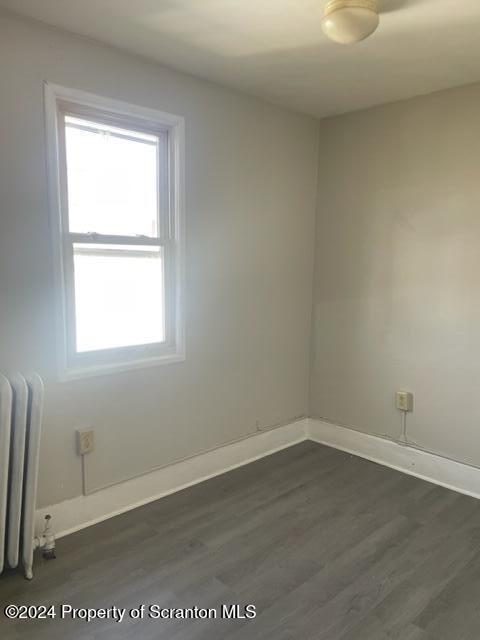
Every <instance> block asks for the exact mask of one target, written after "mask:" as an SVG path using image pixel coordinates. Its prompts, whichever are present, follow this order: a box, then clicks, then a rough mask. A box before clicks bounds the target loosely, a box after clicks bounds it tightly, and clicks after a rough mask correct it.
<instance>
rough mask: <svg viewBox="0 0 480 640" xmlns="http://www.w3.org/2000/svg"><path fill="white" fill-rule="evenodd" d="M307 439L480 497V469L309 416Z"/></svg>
mask: <svg viewBox="0 0 480 640" xmlns="http://www.w3.org/2000/svg"><path fill="white" fill-rule="evenodd" d="M307 439H309V440H313V441H314V442H318V443H320V444H325V445H327V446H329V447H333V448H335V449H340V450H341V451H346V452H348V453H352V454H354V455H356V456H360V457H361V458H365V459H366V460H371V461H372V462H377V463H379V464H382V465H384V466H385V467H390V468H392V469H396V470H397V471H403V473H407V474H409V475H411V476H415V477H417V478H421V479H422V480H427V481H428V482H433V483H434V484H438V485H440V486H442V487H446V488H447V489H453V490H454V491H458V492H459V493H464V494H466V495H468V496H473V497H474V498H480V469H478V468H476V467H472V466H470V465H467V464H462V463H461V462H455V461H453V460H449V459H448V458H443V457H441V456H437V455H435V454H433V453H429V452H426V451H422V450H421V449H417V448H414V447H410V446H405V445H402V444H398V443H397V442H393V441H392V440H387V439H386V438H380V437H378V436H372V435H369V434H367V433H362V432H360V431H354V430H353V429H348V428H346V427H339V426H337V425H334V424H330V423H328V422H323V421H322V420H315V419H313V418H309V419H308V421H307Z"/></svg>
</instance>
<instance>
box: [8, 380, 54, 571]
mask: <svg viewBox="0 0 480 640" xmlns="http://www.w3.org/2000/svg"><path fill="white" fill-rule="evenodd" d="M42 409H43V383H42V380H41V378H40V376H38V375H37V374H33V375H32V376H28V377H26V378H25V377H23V376H22V375H20V374H15V375H13V376H10V378H9V379H7V378H6V377H5V376H3V375H1V374H0V573H1V572H2V571H3V569H4V568H5V567H11V568H15V567H17V566H18V565H19V563H20V562H21V563H22V564H23V567H24V570H25V575H26V576H27V578H29V579H31V578H32V576H33V574H32V566H33V552H34V549H35V546H37V545H36V543H35V534H34V520H35V505H36V495H37V479H38V462H39V453H40V435H41V427H42Z"/></svg>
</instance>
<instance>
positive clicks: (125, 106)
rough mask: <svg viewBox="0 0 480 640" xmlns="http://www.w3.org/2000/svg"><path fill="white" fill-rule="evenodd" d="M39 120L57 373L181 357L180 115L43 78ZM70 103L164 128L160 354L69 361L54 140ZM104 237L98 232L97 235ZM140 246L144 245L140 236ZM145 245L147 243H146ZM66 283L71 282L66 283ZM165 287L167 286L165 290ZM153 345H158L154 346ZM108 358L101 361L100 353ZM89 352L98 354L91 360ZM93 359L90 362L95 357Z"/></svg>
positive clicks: (79, 374) (130, 352) (118, 353)
mask: <svg viewBox="0 0 480 640" xmlns="http://www.w3.org/2000/svg"><path fill="white" fill-rule="evenodd" d="M44 99H45V120H46V144H47V165H48V192H49V210H50V226H51V233H52V244H53V260H54V272H55V306H56V313H55V316H56V326H55V329H56V343H57V362H58V373H59V379H60V380H61V381H67V380H73V379H78V378H84V377H90V376H97V375H104V374H113V373H118V372H122V371H129V370H134V369H143V368H145V367H152V366H158V365H162V364H168V363H173V362H181V361H183V360H185V313H184V302H183V301H184V290H185V267H184V262H185V211H184V206H185V205H184V203H185V185H184V173H185V121H184V119H183V118H182V117H180V116H176V115H172V114H170V113H164V112H162V111H157V110H155V109H149V108H145V107H138V106H136V105H132V104H129V103H126V102H121V101H118V100H112V99H109V98H105V97H102V96H97V95H95V94H91V93H87V92H84V91H79V90H77V89H69V88H66V87H62V86H59V85H56V84H51V83H50V82H45V90H44ZM62 101H63V102H71V103H73V104H75V105H76V106H81V107H86V108H89V109H94V110H101V111H102V112H105V113H107V114H108V113H111V114H112V115H113V116H115V115H117V116H124V117H126V118H131V119H134V120H136V121H140V122H142V123H144V124H145V126H146V128H152V127H154V128H163V129H164V130H165V129H166V130H168V136H169V144H170V171H171V175H170V178H171V183H170V188H171V194H170V195H171V199H172V201H173V205H172V209H171V216H172V218H171V219H172V220H173V225H172V226H173V233H172V236H171V240H173V242H172V246H173V248H174V251H175V260H174V261H173V262H174V272H173V273H172V274H171V282H170V287H168V289H169V290H173V292H174V300H173V301H171V306H172V307H173V309H174V314H175V323H174V339H173V344H172V345H170V346H168V347H167V348H166V349H165V350H164V352H162V353H154V350H150V349H149V347H148V345H146V346H138V347H136V346H132V347H125V348H119V349H109V350H105V352H93V353H92V354H91V357H90V358H89V362H88V364H85V365H78V364H72V362H71V356H70V347H69V342H68V322H67V319H68V313H69V311H68V302H67V296H66V286H67V284H66V273H65V256H64V248H63V247H64V235H65V229H64V227H65V220H66V212H65V211H64V210H63V209H64V206H63V205H62V200H63V198H62V183H61V180H60V167H61V164H60V159H59V144H58V131H59V128H58V124H59V123H58V113H59V108H58V105H59V102H62ZM99 237H100V238H104V236H99ZM140 244H145V242H144V241H143V240H142V241H141V242H140ZM147 244H148V242H147ZM70 286H71V285H70ZM168 289H167V290H168ZM157 347H158V345H157ZM107 352H108V354H109V356H111V358H108V360H107V359H106V358H107V356H106V354H107ZM95 353H97V354H101V355H99V356H98V358H95V355H94V354H95ZM95 360H96V361H95Z"/></svg>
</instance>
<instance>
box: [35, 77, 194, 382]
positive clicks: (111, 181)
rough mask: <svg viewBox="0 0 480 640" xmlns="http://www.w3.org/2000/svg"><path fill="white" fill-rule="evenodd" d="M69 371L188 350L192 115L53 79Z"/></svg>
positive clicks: (54, 191) (52, 135) (172, 357)
mask: <svg viewBox="0 0 480 640" xmlns="http://www.w3.org/2000/svg"><path fill="white" fill-rule="evenodd" d="M46 115H47V135H48V141H49V167H50V192H51V207H52V221H53V225H52V226H53V238H54V255H55V258H56V260H55V261H56V272H57V290H58V307H59V312H58V318H59V322H58V328H57V330H58V336H59V340H58V351H59V360H60V367H61V375H62V377H64V378H71V377H80V376H84V375H92V374H98V373H107V372H110V371H112V370H123V369H129V368H138V367H143V366H149V365H157V364H161V363H167V362H173V361H178V360H181V359H183V357H184V356H183V350H184V345H183V342H184V330H183V317H182V291H183V287H182V274H183V215H182V185H183V175H182V173H183V157H182V155H183V120H182V119H181V118H179V117H176V116H171V115H169V114H164V113H159V112H156V111H152V110H150V109H142V108H138V107H132V106H131V105H126V104H124V103H117V102H115V101H111V100H107V99H105V98H100V97H97V96H92V95H90V94H85V93H82V92H78V91H73V90H69V89H64V88H62V87H57V86H52V85H50V84H47V85H46Z"/></svg>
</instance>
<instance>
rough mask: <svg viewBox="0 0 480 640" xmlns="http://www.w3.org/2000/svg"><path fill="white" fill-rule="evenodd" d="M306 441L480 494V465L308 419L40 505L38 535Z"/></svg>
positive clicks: (89, 521)
mask: <svg viewBox="0 0 480 640" xmlns="http://www.w3.org/2000/svg"><path fill="white" fill-rule="evenodd" d="M304 440H313V441H314V442H318V443H319V444H324V445H327V446H329V447H333V448H334V449H340V450H341V451H346V452H348V453H351V454H353V455H356V456H360V457H361V458H365V459H366V460H371V461H372V462H377V463H378V464H381V465H384V466H386V467H390V468H392V469H396V470H398V471H402V472H403V473H407V474H409V475H412V476H415V477H417V478H421V479H422V480H427V481H428V482H433V483H434V484H438V485H441V486H443V487H446V488H448V489H453V490H454V491H458V492H459V493H464V494H466V495H469V496H473V497H475V498H480V469H477V468H476V467H472V466H469V465H466V464H462V463H460V462H455V461H453V460H449V459H447V458H443V457H441V456H437V455H434V454H432V453H428V452H426V451H421V450H420V449H415V448H413V447H408V446H403V445H401V444H398V443H396V442H393V441H391V440H387V439H385V438H380V437H378V436H372V435H369V434H366V433H362V432H360V431H354V430H353V429H348V428H346V427H339V426H337V425H334V424H330V423H327V422H323V421H322V420H315V419H313V418H308V419H307V418H306V419H303V420H298V421H297V422H293V423H291V424H287V425H285V426H282V427H278V428H277V429H272V430H270V431H266V432H263V433H258V434H255V435H253V436H251V437H248V438H245V439H243V440H239V441H238V442H234V443H231V444H228V445H225V446H223V447H219V448H217V449H214V450H212V451H208V452H207V453H203V454H201V455H198V456H195V457H192V458H189V459H187V460H182V461H181V462H177V463H175V464H172V465H169V466H167V467H163V468H162V469H158V470H156V471H153V472H151V473H148V474H145V475H143V476H140V477H138V478H134V479H132V480H127V481H126V482H122V483H120V484H117V485H114V486H112V487H108V488H107V489H102V490H101V491H97V492H96V493H92V494H90V495H88V496H78V497H77V498H73V499H71V500H66V501H65V502H61V503H59V504H55V505H51V506H48V507H43V508H41V509H38V510H37V512H36V522H35V524H36V527H35V531H36V533H37V534H38V533H40V532H41V530H42V529H43V524H44V518H45V516H46V515H47V514H51V515H52V516H53V517H54V526H55V531H56V535H57V537H59V538H60V537H62V536H66V535H68V534H70V533H74V532H75V531H79V530H80V529H84V528H86V527H89V526H91V525H93V524H96V523H98V522H102V521H103V520H108V518H113V517H114V516H116V515H119V514H121V513H125V512H126V511H130V510H131V509H135V508H136V507H140V506H142V505H144V504H147V503H149V502H153V501H154V500H158V499H159V498H163V497H164V496H167V495H170V494H171V493H175V492H176V491H180V490H181V489H185V488H187V487H190V486H192V485H194V484H198V483H199V482H203V481H204V480H208V479H209V478H213V477H215V476H218V475H221V474H222V473H226V472H227V471H231V470H232V469H236V468H237V467H241V466H243V465H245V464H248V463H249V462H253V461H254V460H258V459H260V458H263V457H265V456H268V455H270V454H272V453H275V452H276V451H281V450H282V449H286V448H288V447H291V446H293V445H295V444H298V443H299V442H303V441H304Z"/></svg>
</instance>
